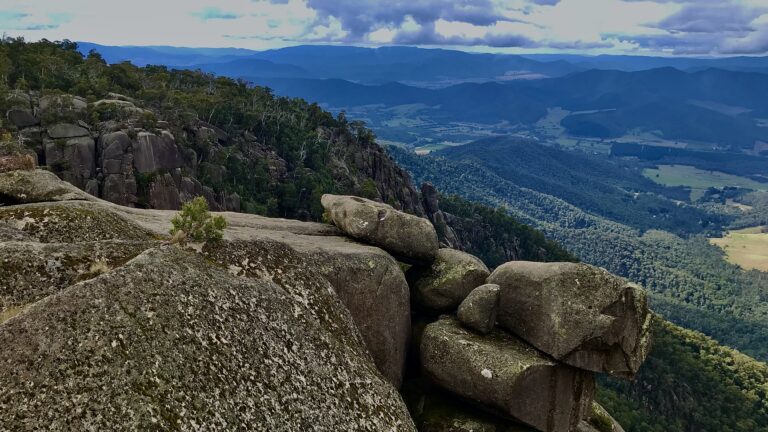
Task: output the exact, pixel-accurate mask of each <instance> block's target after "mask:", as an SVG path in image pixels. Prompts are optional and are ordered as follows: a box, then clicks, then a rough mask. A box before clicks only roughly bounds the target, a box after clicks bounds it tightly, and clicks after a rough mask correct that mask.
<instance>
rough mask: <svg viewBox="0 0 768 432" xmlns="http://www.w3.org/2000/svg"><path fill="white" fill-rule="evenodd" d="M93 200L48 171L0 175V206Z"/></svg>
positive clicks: (16, 172)
mask: <svg viewBox="0 0 768 432" xmlns="http://www.w3.org/2000/svg"><path fill="white" fill-rule="evenodd" d="M93 199H94V198H93V197H92V196H90V195H88V194H87V193H85V192H83V191H81V190H80V189H78V188H76V187H74V186H72V185H71V184H69V183H67V182H63V181H61V179H59V178H58V177H56V175H55V174H53V173H51V172H48V171H44V170H39V169H37V170H32V171H11V172H5V173H0V204H6V205H9V204H25V203H36V202H48V201H68V200H93Z"/></svg>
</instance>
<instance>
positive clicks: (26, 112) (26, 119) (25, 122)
mask: <svg viewBox="0 0 768 432" xmlns="http://www.w3.org/2000/svg"><path fill="white" fill-rule="evenodd" d="M7 117H8V120H9V121H10V122H11V123H13V125H14V126H16V127H17V128H19V129H22V128H27V127H30V126H34V125H36V124H39V123H40V120H38V119H37V117H35V115H34V114H32V110H30V109H11V110H8V113H7Z"/></svg>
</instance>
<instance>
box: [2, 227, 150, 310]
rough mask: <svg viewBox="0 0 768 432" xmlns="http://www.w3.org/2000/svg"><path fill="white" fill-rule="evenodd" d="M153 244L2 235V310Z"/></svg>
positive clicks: (37, 297)
mask: <svg viewBox="0 0 768 432" xmlns="http://www.w3.org/2000/svg"><path fill="white" fill-rule="evenodd" d="M2 225H3V224H0V230H2ZM6 226H7V225H6ZM9 237H10V236H9ZM10 240H15V241H10ZM152 245H153V243H152V242H149V241H144V242H137V241H115V240H107V241H97V242H82V243H81V242H78V243H38V242H36V241H32V238H30V237H28V236H27V238H23V237H19V236H14V237H11V238H10V239H8V240H4V239H3V238H2V236H0V314H3V313H7V312H8V311H10V310H12V309H15V308H20V307H23V306H25V305H27V304H31V303H34V302H36V301H38V300H41V299H43V298H45V297H47V296H49V295H51V294H55V293H56V292H59V291H60V290H62V289H64V288H66V287H68V286H70V285H73V284H75V283H77V282H80V281H83V280H87V279H91V278H94V277H96V276H98V275H100V274H102V273H104V272H107V271H109V270H111V269H112V268H115V267H117V266H119V265H122V264H123V263H125V262H126V261H128V260H130V259H131V258H133V257H135V256H136V255H138V254H140V253H141V252H143V251H144V250H146V249H149V248H150V247H151V246H152Z"/></svg>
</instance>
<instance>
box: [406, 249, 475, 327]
mask: <svg viewBox="0 0 768 432" xmlns="http://www.w3.org/2000/svg"><path fill="white" fill-rule="evenodd" d="M489 274H490V271H489V270H488V267H486V266H485V264H483V262H482V261H480V260H479V259H478V258H477V257H475V256H472V255H470V254H468V253H466V252H461V251H457V250H454V249H447V248H443V249H439V250H438V251H437V257H436V259H435V260H434V261H433V262H432V264H431V265H429V266H426V267H421V266H417V265H415V266H413V267H411V268H410V269H409V270H408V272H407V274H406V277H407V278H408V284H409V285H410V286H411V289H412V291H413V296H414V302H415V303H416V304H418V305H419V306H421V307H422V308H423V309H425V310H427V311H431V312H449V311H453V310H455V309H456V308H457V307H458V306H459V304H460V303H461V302H462V301H463V300H464V299H465V298H466V297H467V296H468V295H469V293H470V292H472V290H473V289H475V288H477V287H478V286H480V285H482V284H484V283H485V279H486V278H487V277H488V275H489Z"/></svg>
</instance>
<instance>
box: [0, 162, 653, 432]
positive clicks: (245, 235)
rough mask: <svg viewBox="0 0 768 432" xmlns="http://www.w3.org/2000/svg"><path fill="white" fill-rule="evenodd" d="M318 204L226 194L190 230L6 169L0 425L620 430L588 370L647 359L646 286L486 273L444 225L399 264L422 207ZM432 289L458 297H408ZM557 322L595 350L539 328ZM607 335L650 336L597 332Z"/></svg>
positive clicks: (1, 216) (48, 178)
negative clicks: (276, 205)
mask: <svg viewBox="0 0 768 432" xmlns="http://www.w3.org/2000/svg"><path fill="white" fill-rule="evenodd" d="M323 202H324V203H325V204H326V205H327V206H328V208H327V211H329V212H331V214H332V217H331V220H332V221H333V222H334V225H330V224H322V223H312V222H299V221H296V220H288V219H273V218H265V217H260V216H255V215H248V214H242V213H233V212H224V213H220V214H221V215H223V216H224V217H225V218H226V219H227V221H228V222H229V226H228V227H227V229H226V230H225V232H224V236H223V239H222V240H219V241H210V242H206V243H203V244H189V245H179V244H173V242H172V241H171V240H170V239H169V237H168V235H167V232H168V229H169V228H170V226H171V224H170V220H171V218H172V217H173V216H174V214H175V212H174V211H171V210H153V209H139V208H131V207H126V206H119V205H116V204H113V203H110V202H107V201H104V200H101V199H99V198H96V197H93V196H91V195H89V194H87V193H85V192H83V191H81V190H79V189H77V188H75V187H74V186H71V185H69V184H68V183H65V182H63V181H61V180H60V179H59V178H57V177H56V176H55V175H53V174H51V173H49V172H47V171H43V170H26V171H10V172H5V173H0V264H2V266H1V267H0V276H1V277H0V281H2V282H0V345H1V346H3V347H7V349H4V350H2V351H0V388H2V389H3V390H2V392H0V429H8V430H36V429H40V428H45V429H49V430H64V429H72V428H75V429H98V430H135V429H178V430H199V429H206V430H232V429H257V430H276V431H279V430H286V431H299V430H329V431H330V430H369V431H383V430H387V431H414V430H417V429H418V430H424V431H438V432H439V431H443V432H448V431H471V430H474V431H476V430H484V431H503V430H506V431H525V430H540V431H546V432H550V431H576V430H579V431H592V430H601V431H605V430H620V429H618V428H619V426H618V425H615V424H613V423H607V425H608V426H606V418H607V419H610V416H609V415H607V413H605V412H604V411H601V409H600V408H599V406H596V405H593V401H592V397H593V393H594V371H605V372H609V373H613V372H617V370H616V369H615V361H614V359H615V358H617V354H616V350H617V349H619V350H624V351H619V352H620V353H625V352H626V351H631V354H632V357H631V362H630V363H628V364H630V365H631V367H632V368H631V370H624V369H621V370H618V373H617V374H618V375H622V376H626V377H629V376H630V375H631V373H632V372H634V371H635V370H636V369H635V366H637V365H639V364H640V363H641V362H642V360H643V359H644V356H645V354H646V353H647V349H646V348H647V343H649V338H650V335H649V332H648V329H647V327H646V325H645V321H644V320H643V319H641V318H642V317H645V316H646V315H647V314H648V311H647V307H646V306H645V303H644V302H643V301H641V300H642V299H644V297H643V293H642V291H640V290H639V289H637V288H631V290H632V296H628V294H627V291H626V286H625V284H623V283H622V282H621V281H620V280H619V279H613V278H614V277H613V276H610V275H604V274H603V273H601V272H600V271H599V270H593V269H592V268H589V267H588V266H582V265H577V264H567V265H565V264H563V265H565V267H563V268H561V267H562V266H563V265H559V264H552V265H553V266H555V267H551V268H550V267H547V268H542V269H539V268H538V267H536V266H532V264H530V265H529V264H526V266H527V267H525V268H524V269H522V270H520V269H517V268H516V267H514V266H515V265H518V264H517V263H510V264H508V265H505V266H501V267H499V269H497V270H496V271H495V272H494V273H493V274H491V275H490V276H489V273H490V272H489V271H488V269H487V268H485V266H484V265H483V264H482V262H480V261H479V260H477V259H476V258H474V257H472V256H471V255H468V254H466V253H463V252H458V251H453V250H449V249H438V244H437V241H434V242H432V241H430V242H424V241H418V245H416V246H413V247H414V248H419V250H420V251H421V252H420V253H419V254H418V255H417V256H410V258H416V259H412V260H411V264H410V266H411V268H410V269H409V270H408V274H409V276H408V277H407V278H406V274H405V272H404V270H403V268H404V267H407V265H405V264H401V263H399V262H398V261H397V260H396V258H395V257H400V258H409V256H408V255H409V254H408V250H409V246H408V245H409V244H410V243H409V242H413V241H414V239H425V238H426V239H436V238H437V233H436V232H435V229H434V228H433V226H432V224H429V223H425V220H424V219H420V218H417V217H415V216H412V215H407V214H405V213H401V212H398V211H397V210H395V209H393V208H391V207H388V206H386V205H383V204H380V203H376V204H374V203H372V202H370V201H368V200H365V199H362V198H353V197H338V196H336V197H328V198H327V199H324V200H323ZM340 203H342V204H343V205H342V204H340ZM371 209H373V210H372V211H373V212H372V213H371V211H369V210H371ZM370 217H372V218H373V219H370V220H368V219H367V218H370ZM361 221H362V222H367V223H368V224H369V226H373V227H375V229H371V230H368V231H364V235H362V234H361V232H360V231H359V224H360V222H361ZM383 221H386V223H382V222H383ZM403 233H405V234H403ZM382 239H384V240H382ZM509 266H512V267H513V270H509ZM558 266H561V267H558ZM569 266H578V269H579V270H578V271H581V273H578V281H579V283H578V284H576V285H574V284H573V283H571V282H572V279H570V278H571V274H572V271H573V270H571V267H569ZM510 271H512V273H511V274H510ZM569 272H570V273H569ZM530 273H534V274H540V275H542V276H541V278H539V279H536V278H533V277H532V276H531V275H530ZM551 275H556V276H557V277H551ZM526 278H527V279H526ZM487 282H490V283H493V284H495V285H493V284H490V285H489V284H487ZM425 287H427V288H428V289H427V288H425ZM582 288H583V289H584V290H588V291H589V292H586V291H585V292H581V291H579V290H580V289H582ZM420 292H421V293H420ZM425 293H427V294H428V295H427V294H425ZM563 293H565V294H568V295H571V296H573V297H574V298H578V299H579V302H578V306H577V307H578V308H579V310H582V309H581V308H583V309H584V310H593V309H594V312H593V313H599V314H602V315H599V317H600V318H599V319H598V321H599V322H598V323H597V324H599V325H597V324H595V323H593V322H592V321H594V320H593V319H592V315H590V314H589V313H586V312H584V313H581V314H574V313H573V311H572V310H571V309H569V308H568V307H566V306H565V305H558V303H556V301H555V298H556V297H557V296H558V295H560V294H563ZM425 295H426V297H427V298H430V297H429V296H430V295H432V296H433V297H434V298H436V299H438V300H442V299H450V301H447V302H439V306H438V307H434V308H433V307H429V304H430V303H429V301H427V302H426V303H419V304H414V305H412V304H411V298H412V297H413V298H423V297H425ZM514 295H518V297H517V298H516V297H514ZM519 296H524V297H534V298H536V299H540V301H541V302H546V303H537V304H538V305H540V306H541V308H542V310H546V312H547V314H545V315H537V316H536V317H534V316H531V317H528V319H527V321H528V324H529V325H530V326H533V327H538V330H539V331H538V332H531V331H528V330H529V329H528V328H521V327H519V326H517V325H516V324H515V323H516V321H515V319H513V317H514V316H522V315H520V313H521V312H520V311H519V310H517V309H516V306H517V303H516V302H515V301H511V300H508V299H513V298H516V299H517V301H521V299H520V298H519ZM547 305H549V307H547ZM617 305H620V306H617ZM457 311H458V312H457ZM437 313H442V315H440V316H438V315H437ZM535 313H539V312H538V310H536V311H535ZM457 315H458V317H457ZM566 315H569V316H566ZM603 317H605V318H603ZM611 317H613V318H612V319H611ZM543 318H547V319H543ZM566 318H568V319H570V321H568V322H569V323H570V324H569V326H570V327H569V329H568V330H571V331H572V332H573V334H576V335H578V336H579V337H578V338H576V339H574V338H572V337H570V336H568V337H566V338H565V340H568V341H571V340H572V339H573V340H575V341H576V342H574V343H572V344H571V345H574V346H575V347H577V348H578V349H581V350H588V351H589V356H587V357H584V356H577V355H574V354H573V352H574V350H573V349H571V350H564V351H563V350H560V347H561V346H563V343H560V344H551V343H549V341H550V340H551V338H550V339H546V338H544V339H542V338H541V337H540V336H539V335H540V334H544V335H547V334H548V333H547V330H553V331H555V333H556V334H560V333H561V330H560V329H559V328H558V327H557V323H558V322H565V321H564V320H565V319H566ZM630 318H631V319H630ZM548 320H549V321H548ZM603 321H605V323H603ZM608 321H610V322H608ZM603 324H605V325H603ZM595 325H597V327H594V326H595ZM587 335H588V336H589V337H586V336H587ZM558 340H559V339H558ZM614 340H622V341H641V342H642V344H644V345H642V348H637V347H636V346H635V345H631V346H630V345H627V346H626V347H625V346H624V345H620V346H619V347H618V348H617V347H615V346H614V345H611V347H610V349H603V347H602V346H601V345H599V344H598V342H605V343H608V344H611V343H612V342H611V341H614ZM569 346H570V345H569ZM563 353H565V354H563ZM409 358H410V360H409ZM584 358H588V359H589V360H590V362H586V363H585V362H584V361H582V360H583V359H584ZM622 358H624V357H622ZM601 359H605V361H603V360H601ZM401 387H402V393H400V392H398V390H399V389H401ZM406 402H408V403H407V404H406ZM445 407H453V408H451V409H446V408H445ZM614 423H615V422H614ZM606 427H609V429H606Z"/></svg>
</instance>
